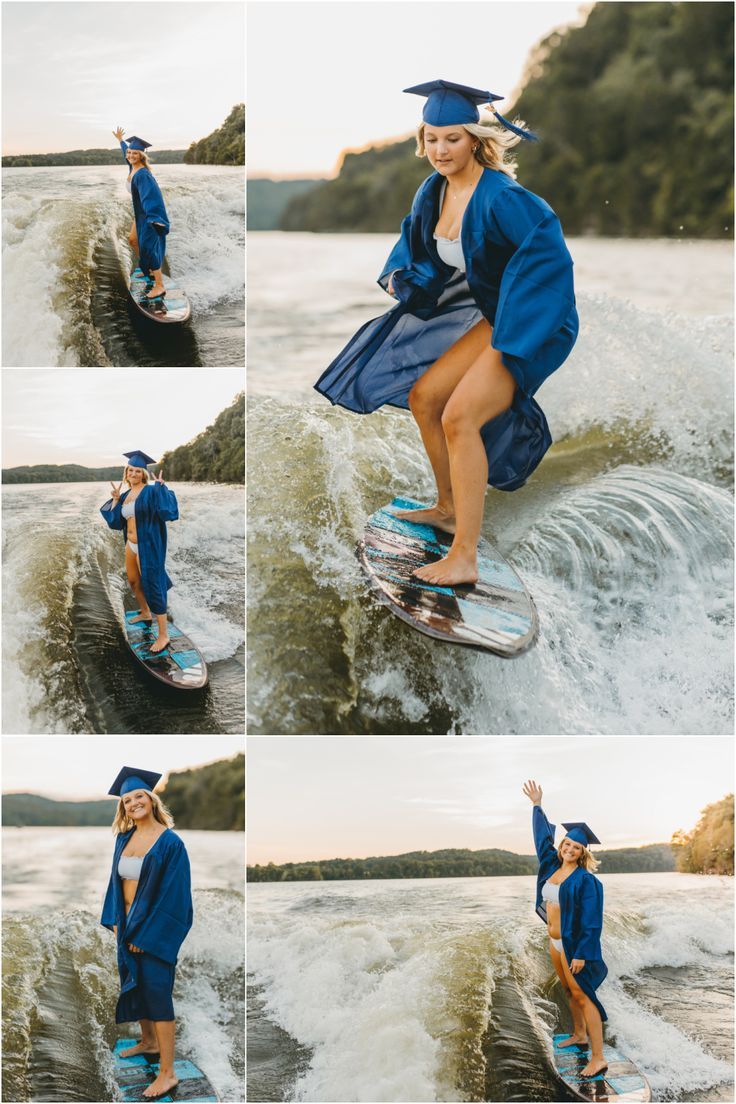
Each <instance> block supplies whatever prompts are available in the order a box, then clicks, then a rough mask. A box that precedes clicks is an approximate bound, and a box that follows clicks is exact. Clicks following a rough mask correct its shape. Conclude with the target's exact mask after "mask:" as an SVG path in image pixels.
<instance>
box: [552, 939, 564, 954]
mask: <svg viewBox="0 0 736 1104" xmlns="http://www.w3.org/2000/svg"><path fill="white" fill-rule="evenodd" d="M549 941H550V943H551V944H552V946H553V947H554V949H555V950H556V951H559V952H560V954H562V940H561V939H553V938H552V936H550V937H549Z"/></svg>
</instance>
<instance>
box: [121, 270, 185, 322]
mask: <svg viewBox="0 0 736 1104" xmlns="http://www.w3.org/2000/svg"><path fill="white" fill-rule="evenodd" d="M162 279H163V282H164V287H165V288H166V296H165V298H163V299H157V300H156V301H155V302H152V303H142V302H141V300H142V299H143V298H144V296H145V294H146V292H147V291H148V289H149V286H150V285H149V283H148V282H147V281H146V280H145V279H144V278H142V277H138V279H134V278H133V274H132V273H131V274H130V278H129V281H128V294H129V295H130V298H131V299H132V300H133V303H134V305H135V306H136V307H137V308H138V311H139V313H140V314H142V315H143V316H144V317H145V318H150V319H151V321H152V322H162V323H165V324H166V325H171V324H172V323H179V322H186V321H187V319H188V318H189V316H190V314H191V313H192V309H191V307H190V305H189V300H188V299H187V296H186V293H185V292H184V291H182V289H181V287H179V285H178V284H176V283H175V282H174V281H173V280H172V279H171V277H170V276H163V277H162Z"/></svg>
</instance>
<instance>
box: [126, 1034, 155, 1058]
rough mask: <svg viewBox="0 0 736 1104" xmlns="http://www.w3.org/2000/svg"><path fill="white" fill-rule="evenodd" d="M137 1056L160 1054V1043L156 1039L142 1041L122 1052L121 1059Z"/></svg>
mask: <svg viewBox="0 0 736 1104" xmlns="http://www.w3.org/2000/svg"><path fill="white" fill-rule="evenodd" d="M135 1054H158V1043H157V1042H156V1040H155V1039H154V1040H153V1041H151V1040H150V1039H141V1041H140V1042H139V1043H136V1045H135V1046H132V1047H128V1049H127V1050H121V1051H120V1057H121V1058H132V1057H133V1056H134V1055H135Z"/></svg>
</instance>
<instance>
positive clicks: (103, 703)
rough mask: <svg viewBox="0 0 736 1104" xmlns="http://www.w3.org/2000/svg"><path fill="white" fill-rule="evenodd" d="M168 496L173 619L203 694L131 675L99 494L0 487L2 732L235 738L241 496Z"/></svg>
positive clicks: (66, 487)
mask: <svg viewBox="0 0 736 1104" xmlns="http://www.w3.org/2000/svg"><path fill="white" fill-rule="evenodd" d="M171 486H172V489H173V490H174V491H175V493H176V496H177V499H178V502H179V515H180V516H179V520H178V521H176V522H172V523H170V524H169V525H167V533H168V542H169V543H168V552H167V560H166V564H167V570H168V573H169V575H170V576H171V578H172V580H173V582H174V588H173V589H172V590H171V591H169V612H170V614H171V616H172V618H173V620H174V621H175V622H176V623H177V625H179V627H180V628H181V629H182V630H183V631H184V632H185V633H187V635H189V636H191V637H192V639H193V640H194V641H195V643H196V644H197V646H198V647H199V648H200V650H201V651H202V653H203V655H204V657H205V659H206V660H207V665H208V670H209V676H210V682H209V686H208V688H207V689H206V690H205V691H204V693H203V694H202V695H199V694H197V695H192V696H188V697H187V698H185V699H184V698H181V696H180V695H177V696H175V697H172V694H171V692H170V691H167V689H166V688H165V687H163V688H159V687H158V686H157V685H155V684H154V683H153V680H149V679H148V678H145V677H143V675H142V674H141V673H140V671H138V670H136V669H135V661H132V660H131V657H130V654H129V651H128V647H127V644H126V643H125V641H124V636H123V629H122V624H123V597H124V594H125V593H126V592H127V581H126V580H125V566H124V556H123V539H122V536H121V534H120V533H117V532H113V531H112V530H110V529H108V527H107V525H106V524H105V522H104V520H103V519H102V517H101V515H100V513H99V508H100V506H101V505H102V504H103V503H104V502H105V501H106V499H107V498H109V486H108V484H106V483H105V484H102V483H50V484H6V485H5V486H4V487H3V512H2V516H3V695H2V698H3V701H2V707H3V731H4V732H6V733H16V734H27V733H34V732H35V733H41V732H50V733H54V732H97V733H106V732H124V733H138V732H140V733H149V732H163V733H166V732H170V733H179V732H187V733H200V732H235V733H237V732H242V731H243V711H244V669H243V665H244V658H243V647H244V624H243V601H244V592H243V590H244V574H245V569H244V549H243V489H242V487H238V486H227V485H222V484H205V483H179V484H177V483H173V484H172V485H171ZM60 565H61V567H60Z"/></svg>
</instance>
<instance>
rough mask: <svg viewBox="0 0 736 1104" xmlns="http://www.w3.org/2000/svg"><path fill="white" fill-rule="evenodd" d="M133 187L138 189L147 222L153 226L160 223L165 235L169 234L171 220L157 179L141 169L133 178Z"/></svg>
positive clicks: (146, 170)
mask: <svg viewBox="0 0 736 1104" xmlns="http://www.w3.org/2000/svg"><path fill="white" fill-rule="evenodd" d="M132 184H133V187H134V188H137V189H138V198H139V199H140V201H141V207H142V208H143V214H144V216H145V219H146V222H147V223H150V224H151V225H153V224H154V223H160V224H161V227H162V228H163V230H164V233H167V234H168V232H169V218H168V215H167V214H166V207H165V206H164V197H163V195H162V194H161V189H160V188H159V186H158V183H157V182H156V179H155V177H154V176H153V175H152V173H150V172H149V171H148V169H139V170H138V172H137V173H135V174H134V176H133V181H132Z"/></svg>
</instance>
